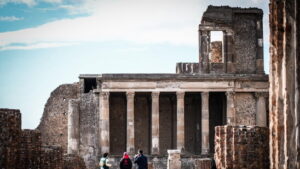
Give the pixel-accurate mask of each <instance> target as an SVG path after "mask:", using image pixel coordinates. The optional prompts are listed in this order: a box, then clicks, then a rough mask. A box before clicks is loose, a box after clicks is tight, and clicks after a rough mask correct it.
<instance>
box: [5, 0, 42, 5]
mask: <svg viewBox="0 0 300 169" xmlns="http://www.w3.org/2000/svg"><path fill="white" fill-rule="evenodd" d="M8 3H15V4H25V5H27V6H34V5H36V1H35V0H0V5H6V4H8Z"/></svg>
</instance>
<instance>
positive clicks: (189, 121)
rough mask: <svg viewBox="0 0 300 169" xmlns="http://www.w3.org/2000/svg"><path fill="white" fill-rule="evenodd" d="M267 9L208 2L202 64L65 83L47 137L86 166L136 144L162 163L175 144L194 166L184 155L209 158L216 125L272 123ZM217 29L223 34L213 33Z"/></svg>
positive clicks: (54, 98)
mask: <svg viewBox="0 0 300 169" xmlns="http://www.w3.org/2000/svg"><path fill="white" fill-rule="evenodd" d="M262 16H263V12H262V10H260V9H257V8H247V9H244V8H230V7H215V6H209V7H208V9H207V11H206V12H205V13H204V14H203V17H202V21H201V24H200V25H199V62H198V63H178V64H177V66H176V74H82V75H80V76H79V79H80V80H79V82H78V83H76V84H72V85H63V86H60V87H59V88H58V89H56V90H55V91H54V92H53V93H52V94H51V98H50V99H49V101H48V103H47V104H46V108H45V111H46V113H45V114H44V115H43V119H42V121H41V124H40V126H39V129H40V130H41V132H42V140H43V142H44V143H45V144H62V145H63V148H64V150H65V151H67V152H68V153H70V154H79V155H80V156H81V157H83V159H84V160H85V163H86V165H87V167H88V168H94V167H95V166H96V165H97V163H98V157H99V156H100V155H101V154H102V153H104V152H109V153H110V154H111V155H113V156H114V155H115V157H117V156H118V155H121V154H122V153H123V152H124V151H128V152H129V153H131V154H133V153H135V152H136V151H137V149H143V150H144V152H145V154H147V155H148V156H149V158H150V159H151V160H150V163H151V164H153V167H154V168H165V167H166V166H167V160H166V156H165V155H166V154H167V150H170V149H178V150H179V151H180V152H181V153H182V154H183V155H184V158H186V157H188V158H186V160H185V159H182V166H183V168H189V167H188V166H189V165H190V163H191V161H189V160H187V159H196V158H198V162H199V158H203V157H212V153H213V152H214V135H215V133H214V127H215V126H219V125H226V124H227V125H259V126H267V125H268V118H267V113H268V106H267V99H268V87H269V85H268V76H267V75H265V74H264V71H263V70H264V68H263V28H262ZM216 31H217V32H221V34H222V41H212V40H211V39H212V36H213V34H214V32H216ZM58 104H59V106H60V107H61V110H60V109H56V108H54V107H55V105H58ZM53 108H54V109H55V111H53V110H52V109H53ZM49 114H51V115H49ZM59 119H63V121H62V123H58V120H59ZM66 119H67V120H66ZM51 124H56V125H55V126H53V125H51ZM49 126H52V127H49ZM66 137H67V138H66ZM45 138H47V139H45ZM176 152H177V151H176ZM189 157H193V158H189ZM152 159H153V160H152ZM157 159H159V160H157ZM200 161H201V160H200ZM198 162H197V163H198ZM194 163H196V162H194Z"/></svg>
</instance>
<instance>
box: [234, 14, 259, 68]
mask: <svg viewBox="0 0 300 169" xmlns="http://www.w3.org/2000/svg"><path fill="white" fill-rule="evenodd" d="M260 19H261V18H257V15H254V14H246V13H245V14H243V13H237V14H235V15H234V16H233V20H234V23H233V29H234V31H235V34H234V35H235V36H234V51H235V54H234V56H235V62H236V71H237V73H255V72H256V51H257V50H258V49H257V42H258V40H257V33H256V22H257V21H259V20H260Z"/></svg>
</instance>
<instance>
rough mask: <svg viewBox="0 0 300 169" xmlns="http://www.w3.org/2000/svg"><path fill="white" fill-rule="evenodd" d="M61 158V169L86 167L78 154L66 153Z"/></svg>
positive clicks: (84, 168)
mask: <svg viewBox="0 0 300 169" xmlns="http://www.w3.org/2000/svg"><path fill="white" fill-rule="evenodd" d="M63 159H64V167H63V169H86V167H85V164H84V161H83V159H82V158H81V157H79V156H78V155H74V154H67V155H64V156H63Z"/></svg>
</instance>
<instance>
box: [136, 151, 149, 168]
mask: <svg viewBox="0 0 300 169" xmlns="http://www.w3.org/2000/svg"><path fill="white" fill-rule="evenodd" d="M134 163H135V164H136V165H137V167H136V168H137V169H148V160H147V157H146V156H144V154H143V150H139V151H138V154H137V155H135V156H134Z"/></svg>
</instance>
